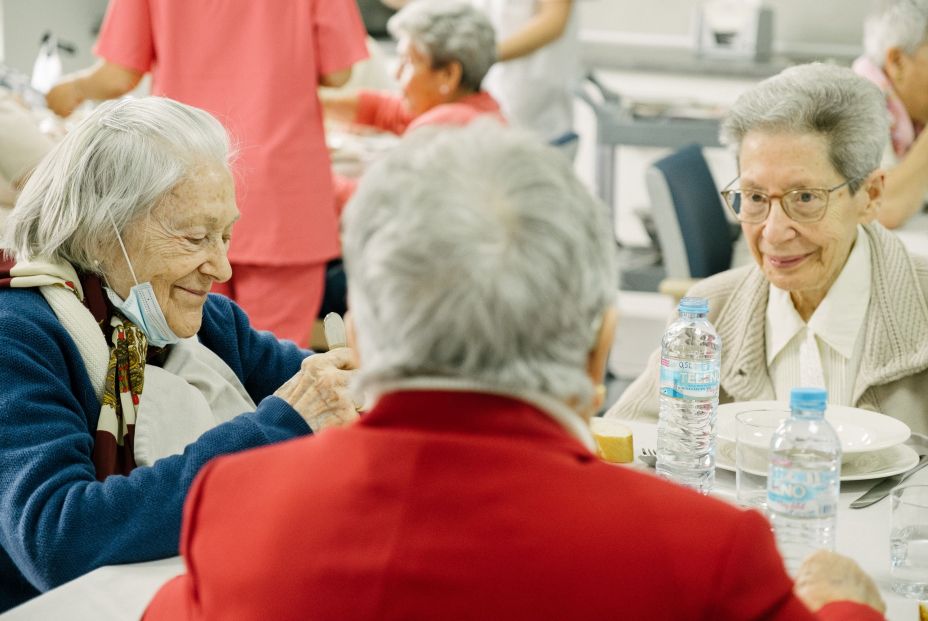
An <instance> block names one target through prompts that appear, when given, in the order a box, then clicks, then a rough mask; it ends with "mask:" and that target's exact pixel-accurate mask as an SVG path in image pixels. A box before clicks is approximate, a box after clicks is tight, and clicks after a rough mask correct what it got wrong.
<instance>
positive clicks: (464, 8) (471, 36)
mask: <svg viewBox="0 0 928 621" xmlns="http://www.w3.org/2000/svg"><path fill="white" fill-rule="evenodd" d="M387 28H388V30H389V31H390V34H391V35H392V36H393V37H394V38H395V39H397V40H398V42H399V43H398V45H397V50H398V51H399V55H400V59H399V67H398V69H397V78H398V79H399V81H400V87H401V88H402V91H403V94H402V97H397V96H395V95H392V94H389V93H379V92H376V91H364V90H362V91H361V92H360V93H358V94H356V95H352V96H347V97H341V98H331V99H327V100H326V101H325V102H324V104H325V111H326V114H327V115H328V116H329V117H330V118H332V119H334V120H340V121H345V122H349V123H355V124H357V125H366V126H370V127H374V128H377V129H381V130H383V131H389V132H393V133H394V134H402V133H403V132H405V131H407V130H410V129H415V128H416V127H420V126H422V125H466V124H467V123H469V122H470V121H472V120H473V119H474V118H476V117H478V116H482V115H490V116H492V117H495V118H496V119H498V120H500V121H502V115H501V114H500V108H499V105H498V104H497V103H496V101H495V100H494V99H493V97H491V96H490V95H489V93H487V92H485V91H482V90H480V84H481V82H482V81H483V78H484V76H485V75H486V74H487V71H489V70H490V67H491V66H492V65H493V63H494V62H495V61H496V52H495V51H494V50H495V44H496V37H495V35H494V32H493V26H492V25H491V24H490V22H489V20H488V19H487V18H486V16H485V15H484V14H483V13H481V12H480V11H478V10H477V9H475V8H473V7H472V6H470V4H468V3H467V2H464V1H463V0H443V1H441V2H434V1H431V0H417V1H416V2H412V3H410V4H409V6H407V7H405V8H404V9H403V10H401V11H400V12H399V13H397V14H396V15H394V16H393V17H391V18H390V21H389V22H388V23H387Z"/></svg>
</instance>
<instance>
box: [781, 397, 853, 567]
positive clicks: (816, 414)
mask: <svg viewBox="0 0 928 621" xmlns="http://www.w3.org/2000/svg"><path fill="white" fill-rule="evenodd" d="M827 401H828V393H827V392H826V391H825V389H823V388H794V389H793V390H792V392H791V393H790V409H791V410H792V415H791V416H790V418H788V419H787V420H785V421H783V423H782V424H781V425H780V427H779V428H778V429H777V430H776V432H775V433H774V434H773V439H772V440H771V441H770V468H769V471H768V476H767V507H768V511H769V512H770V522H771V524H773V532H774V534H775V536H776V540H777V547H778V548H779V549H780V554H781V555H782V556H783V560H784V561H785V562H786V568H787V569H788V570H789V572H790V573H793V574H795V572H796V570H797V569H798V568H799V565H800V564H801V563H802V560H803V559H804V558H805V557H806V556H808V555H809V554H810V553H811V552H813V551H814V550H817V549H819V548H825V549H828V550H834V547H835V527H836V523H837V515H838V487H839V482H840V478H841V442H840V441H839V440H838V434H836V433H835V430H834V428H832V426H831V424H829V422H828V421H827V420H825V405H826V403H827Z"/></svg>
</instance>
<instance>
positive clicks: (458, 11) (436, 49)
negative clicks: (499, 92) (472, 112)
mask: <svg viewBox="0 0 928 621" xmlns="http://www.w3.org/2000/svg"><path fill="white" fill-rule="evenodd" d="M387 29H388V30H389V31H390V34H391V35H392V36H393V38H395V39H399V38H401V37H403V36H407V37H409V40H410V42H411V43H412V44H413V45H415V46H416V47H417V49H418V50H419V51H420V52H422V53H423V54H425V55H426V56H428V57H429V60H431V62H432V67H433V68H435V69H437V68H440V67H445V66H447V65H448V64H450V63H452V62H455V61H456V62H459V63H461V86H463V87H465V88H467V89H470V90H472V91H479V90H480V84H481V83H482V82H483V78H484V76H486V74H487V72H488V71H489V70H490V67H492V66H493V63H495V62H496V33H495V32H494V30H493V25H492V24H491V23H490V20H489V18H488V17H487V16H486V15H484V14H483V13H482V12H480V11H479V10H477V9H476V8H474V7H473V6H471V5H470V3H468V2H462V1H461V0H415V1H414V2H412V3H411V4H408V5H406V6H405V7H404V8H403V9H402V10H401V11H400V12H399V13H397V14H396V15H394V16H393V17H391V18H390V21H389V22H387Z"/></svg>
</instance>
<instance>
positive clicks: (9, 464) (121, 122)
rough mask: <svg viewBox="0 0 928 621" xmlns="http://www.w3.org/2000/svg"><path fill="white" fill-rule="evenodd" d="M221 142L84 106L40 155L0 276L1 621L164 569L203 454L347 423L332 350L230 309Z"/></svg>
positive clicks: (146, 104)
mask: <svg viewBox="0 0 928 621" xmlns="http://www.w3.org/2000/svg"><path fill="white" fill-rule="evenodd" d="M229 157H230V149H229V141H228V137H227V135H226V133H225V130H224V129H223V128H222V126H221V125H220V124H219V122H218V121H217V120H216V119H214V118H213V117H212V116H210V115H209V114H207V113H206V112H203V111H201V110H198V109H196V108H192V107H189V106H185V105H183V104H180V103H176V102H173V101H171V100H168V99H161V98H146V99H139V100H125V101H119V102H110V103H107V104H104V105H102V106H100V107H99V108H98V109H97V110H96V111H94V112H93V113H92V114H91V115H89V116H88V117H87V118H86V120H84V121H83V122H82V123H81V124H80V125H79V126H78V127H76V128H75V129H73V130H72V131H71V132H70V133H69V134H68V135H67V136H66V137H65V139H64V140H63V141H62V142H61V143H60V144H58V145H57V146H56V147H54V148H53V150H52V151H51V153H50V154H49V155H48V156H47V157H46V158H45V159H44V160H43V161H42V162H41V163H40V164H39V166H38V167H37V169H36V170H35V172H34V173H33V174H32V176H31V177H30V178H29V180H28V182H27V183H26V185H25V187H24V189H23V191H22V194H21V196H20V198H19V200H18V202H17V205H16V208H15V209H14V211H13V214H12V216H11V218H10V222H9V225H8V230H7V237H6V242H5V248H6V249H7V250H6V253H7V255H8V256H9V257H10V258H11V259H12V260H11V261H6V262H5V263H4V265H3V266H2V267H0V351H3V356H0V377H2V378H3V390H2V391H0V428H2V429H3V433H2V434H0V576H2V578H0V609H6V608H9V607H11V606H13V605H15V604H17V603H20V602H22V601H23V600H25V599H27V598H29V597H31V596H33V595H36V594H37V593H39V592H41V591H44V590H46V589H49V588H51V587H54V586H57V585H59V584H61V583H63V582H66V581H67V580H70V579H72V578H74V577H76V576H78V575H80V574H82V573H84V572H87V571H89V570H91V569H93V568H96V567H99V566H101V565H110V564H119V563H130V562H138V561H144V560H150V559H155V558H159V557H167V556H172V555H174V554H176V553H177V546H178V538H179V534H180V518H181V507H182V504H183V500H184V497H185V495H186V493H187V490H188V488H189V486H190V484H191V482H192V480H193V477H194V475H196V473H197V472H198V471H199V470H200V468H201V467H202V466H203V465H204V464H205V463H206V462H207V461H208V460H210V459H211V458H213V457H215V456H217V455H221V454H225V453H231V452H234V451H239V450H242V449H247V448H251V447H256V446H262V445H266V444H270V443H273V442H277V441H281V440H286V439H290V438H295V437H297V436H302V435H306V434H308V433H310V431H311V430H315V431H318V430H319V429H321V428H323V427H325V426H327V425H331V424H334V423H337V422H341V421H342V420H350V419H352V418H355V417H356V413H355V411H354V407H353V404H352V402H351V400H350V398H348V396H347V391H346V388H345V386H346V384H347V375H348V373H349V372H348V371H347V370H344V369H349V368H351V366H352V365H351V360H350V358H351V356H350V354H349V353H348V352H347V351H346V350H340V351H336V352H331V353H328V354H320V355H313V356H309V352H307V351H305V350H301V349H299V348H297V347H296V346H295V345H294V344H293V343H290V342H280V341H278V340H277V339H276V338H274V337H273V336H272V335H271V334H270V333H268V332H256V331H255V330H253V329H252V328H250V327H249V323H248V319H247V317H246V316H245V314H244V313H243V312H242V311H241V310H240V309H239V308H238V307H237V306H236V305H235V304H234V303H233V302H231V301H230V300H228V299H226V298H224V297H221V296H216V295H210V293H209V291H210V287H211V286H212V285H213V284H214V283H217V282H222V281H224V280H226V279H228V278H229V276H230V273H231V268H230V266H229V261H228V259H227V257H226V253H227V250H228V247H229V239H230V236H231V233H232V228H233V224H234V222H235V220H236V219H237V218H238V209H237V208H236V204H235V194H234V189H233V182H232V174H231V171H230V168H229V162H228V160H229Z"/></svg>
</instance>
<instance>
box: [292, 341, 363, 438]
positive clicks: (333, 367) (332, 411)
mask: <svg viewBox="0 0 928 621" xmlns="http://www.w3.org/2000/svg"><path fill="white" fill-rule="evenodd" d="M356 368H357V362H356V358H355V354H354V351H353V350H351V349H349V348H347V347H339V348H337V349H333V350H330V351H328V352H325V353H321V354H313V355H312V356H309V357H308V358H306V359H304V360H303V363H302V365H301V366H300V370H299V371H298V372H297V373H296V375H294V376H293V377H291V378H290V379H289V380H287V382H286V383H285V384H284V385H283V386H281V387H280V388H278V389H277V391H276V392H275V393H274V395H275V396H277V397H280V398H281V399H283V400H284V401H286V402H287V403H289V404H290V405H291V406H293V409H295V410H296V411H297V413H299V414H300V416H302V417H303V419H304V420H305V421H306V423H307V424H308V425H309V427H310V429H312V430H313V433H319V432H320V431H322V430H323V429H325V428H327V427H338V426H341V425H345V424H348V423H350V422H352V421H354V420H356V419H357V418H358V409H359V407H360V404H358V403H356V402H355V400H354V398H353V397H352V394H351V391H350V389H349V381H350V380H351V377H352V376H353V375H354V373H355V372H356V371H355V369H356Z"/></svg>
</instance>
